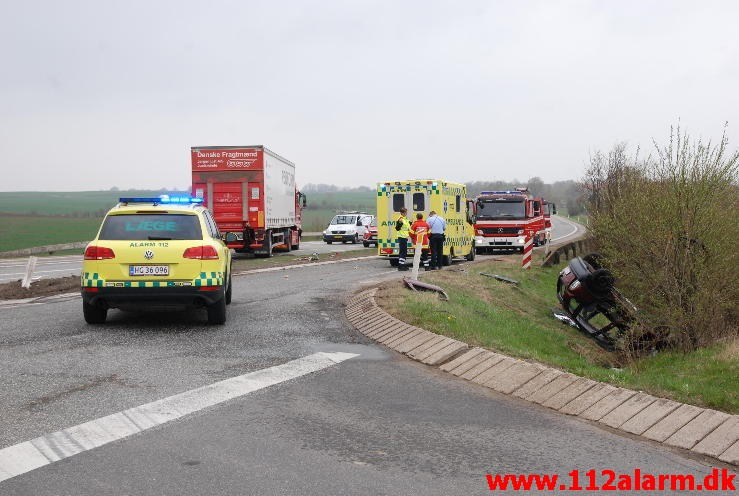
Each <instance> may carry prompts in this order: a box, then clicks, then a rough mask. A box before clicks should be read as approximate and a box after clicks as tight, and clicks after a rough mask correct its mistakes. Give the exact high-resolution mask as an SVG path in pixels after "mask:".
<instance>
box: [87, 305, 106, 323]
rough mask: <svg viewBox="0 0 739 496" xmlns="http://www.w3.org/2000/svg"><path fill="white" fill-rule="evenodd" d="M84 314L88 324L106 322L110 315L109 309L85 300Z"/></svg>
mask: <svg viewBox="0 0 739 496" xmlns="http://www.w3.org/2000/svg"><path fill="white" fill-rule="evenodd" d="M82 314H83V315H84V316H85V322H87V323H88V324H104V323H105V319H106V317H107V316H108V309H107V308H103V307H99V306H97V305H92V304H90V303H87V302H86V301H83V302H82Z"/></svg>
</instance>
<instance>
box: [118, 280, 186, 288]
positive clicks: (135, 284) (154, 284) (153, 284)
mask: <svg viewBox="0 0 739 496" xmlns="http://www.w3.org/2000/svg"><path fill="white" fill-rule="evenodd" d="M183 286H194V284H193V282H192V281H106V282H105V287H106V288H174V287H183Z"/></svg>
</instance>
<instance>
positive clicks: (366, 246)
mask: <svg viewBox="0 0 739 496" xmlns="http://www.w3.org/2000/svg"><path fill="white" fill-rule="evenodd" d="M362 244H363V245H364V247H365V248H369V245H370V244H369V243H368V242H366V241H363V242H362Z"/></svg>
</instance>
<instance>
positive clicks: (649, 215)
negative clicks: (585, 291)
mask: <svg viewBox="0 0 739 496" xmlns="http://www.w3.org/2000/svg"><path fill="white" fill-rule="evenodd" d="M727 148H728V140H727V138H726V133H724V134H723V136H722V139H721V141H720V142H719V143H718V144H713V143H711V142H708V143H703V142H702V141H701V140H692V139H691V138H690V137H689V136H688V135H687V134H685V133H681V131H680V128H679V127H678V128H677V129H671V132H670V139H669V142H668V144H667V145H665V146H659V145H658V144H657V143H655V153H654V155H653V156H649V157H647V158H645V159H640V158H639V154H638V151H637V153H636V154H635V155H634V156H633V157H632V156H629V154H628V153H627V149H626V145H625V144H619V145H616V146H615V147H614V148H613V149H612V150H611V151H610V152H609V153H608V155H603V154H602V153H600V152H598V153H596V154H595V155H593V156H592V157H591V163H590V168H589V169H588V171H587V175H586V180H585V187H586V189H587V191H588V195H589V196H588V205H587V209H588V212H589V214H590V219H591V220H590V230H591V233H592V235H593V237H594V238H595V242H596V244H597V246H598V249H599V251H600V252H601V254H602V255H603V256H604V258H605V264H606V265H607V266H608V268H609V269H610V270H611V271H612V272H613V273H614V274H615V275H616V277H617V280H618V287H619V289H620V290H621V292H622V293H624V294H626V295H627V296H628V298H629V299H630V300H632V302H633V303H634V304H635V305H636V306H637V308H638V315H637V316H636V325H635V327H634V329H635V333H634V336H631V337H632V338H639V337H640V336H642V337H643V336H644V335H645V334H646V333H649V334H650V335H655V334H658V335H664V336H666V337H667V340H668V342H669V343H670V344H672V345H673V346H676V347H678V348H680V349H682V350H685V351H688V350H693V349H695V348H697V347H700V346H705V345H707V344H709V343H711V342H714V341H716V340H719V339H722V338H724V337H734V336H736V335H737V316H738V315H737V314H738V311H737V296H739V295H738V292H739V280H738V276H739V270H738V269H739V267H737V250H736V240H737V239H739V222H737V219H739V201H738V196H737V192H738V190H737V173H738V172H739V152H737V151H734V152H731V153H730V152H729V151H728V150H727Z"/></svg>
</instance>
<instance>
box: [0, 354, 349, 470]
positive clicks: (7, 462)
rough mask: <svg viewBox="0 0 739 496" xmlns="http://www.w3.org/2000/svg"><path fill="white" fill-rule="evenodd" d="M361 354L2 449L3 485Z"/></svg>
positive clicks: (308, 363)
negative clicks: (53, 464)
mask: <svg viewBox="0 0 739 496" xmlns="http://www.w3.org/2000/svg"><path fill="white" fill-rule="evenodd" d="M357 356H359V355H358V354H356V353H343V352H333V353H326V352H318V353H314V354H312V355H308V356H306V357H303V358H298V359H297V360H292V361H290V362H287V363H284V364H282V365H277V366H275V367H270V368H267V369H263V370H258V371H256V372H250V373H248V374H244V375H240V376H237V377H232V378H230V379H226V380H223V381H220V382H216V383H213V384H209V385H207V386H203V387H199V388H197V389H191V390H190V391H185V392H184V393H180V394H176V395H174V396H169V397H168V398H163V399H161V400H157V401H153V402H151V403H147V404H145V405H141V406H137V407H135V408H129V409H128V410H123V411H122V412H118V413H114V414H112V415H108V416H106V417H101V418H98V419H95V420H91V421H89V422H85V423H84V424H79V425H75V426H74V427H69V428H67V429H64V430H62V431H57V432H53V433H51V434H47V435H45V436H41V437H37V438H36V439H32V440H30V441H25V442H23V443H19V444H16V445H13V446H9V447H7V448H4V449H2V450H0V482H2V481H4V480H7V479H10V478H12V477H15V476H17V475H21V474H25V473H26V472H30V471H31V470H35V469H37V468H39V467H43V466H45V465H49V464H51V463H54V462H57V461H59V460H63V459H65V458H69V457H71V456H74V455H77V454H79V453H82V452H84V451H87V450H91V449H93V448H97V447H99V446H103V445H105V444H108V443H110V442H113V441H117V440H119V439H123V438H126V437H129V436H131V435H133V434H137V433H139V432H142V431H145V430H147V429H151V428H152V427H156V426H158V425H162V424H165V423H167V422H171V421H172V420H176V419H178V418H180V417H184V416H185V415H189V414H191V413H194V412H197V411H200V410H203V409H204V408H208V407H210V406H213V405H217V404H219V403H223V402H224V401H228V400H231V399H234V398H238V397H240V396H244V395H245V394H249V393H251V392H254V391H257V390H259V389H264V388H266V387H269V386H273V385H275V384H279V383H281V382H285V381H288V380H291V379H295V378H297V377H301V376H303V375H307V374H310V373H312V372H316V371H319V370H321V369H325V368H327V367H331V366H332V365H335V364H337V363H341V362H343V361H345V360H349V359H350V358H354V357H357Z"/></svg>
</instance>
